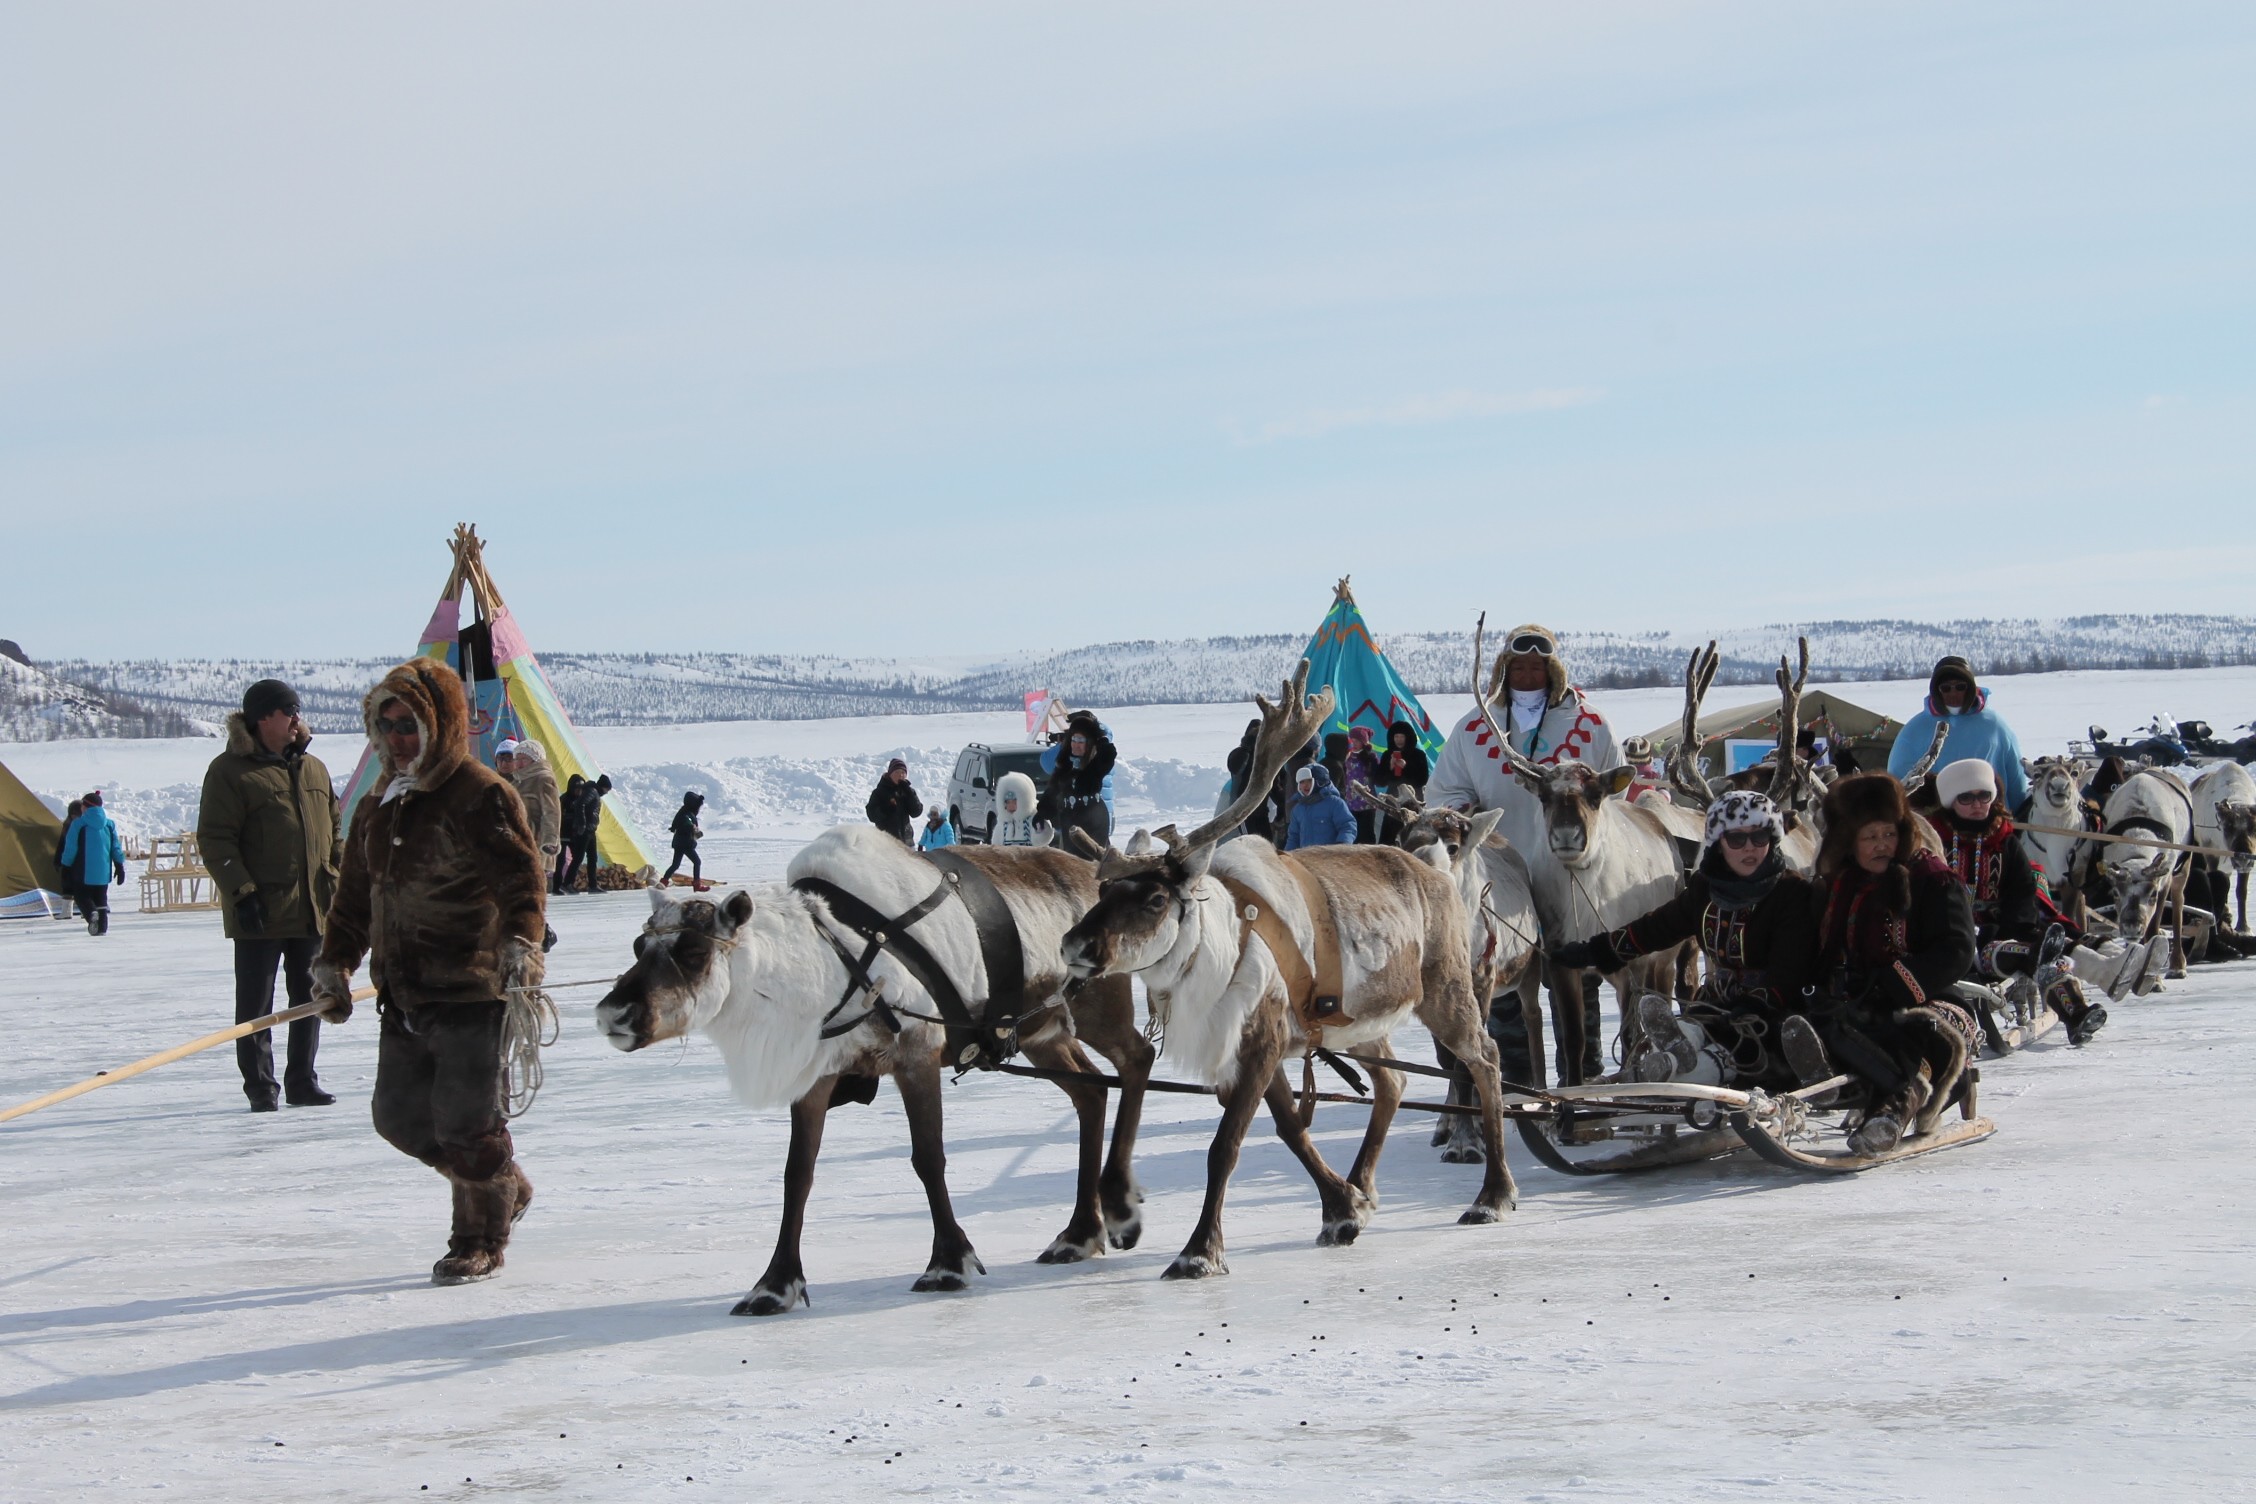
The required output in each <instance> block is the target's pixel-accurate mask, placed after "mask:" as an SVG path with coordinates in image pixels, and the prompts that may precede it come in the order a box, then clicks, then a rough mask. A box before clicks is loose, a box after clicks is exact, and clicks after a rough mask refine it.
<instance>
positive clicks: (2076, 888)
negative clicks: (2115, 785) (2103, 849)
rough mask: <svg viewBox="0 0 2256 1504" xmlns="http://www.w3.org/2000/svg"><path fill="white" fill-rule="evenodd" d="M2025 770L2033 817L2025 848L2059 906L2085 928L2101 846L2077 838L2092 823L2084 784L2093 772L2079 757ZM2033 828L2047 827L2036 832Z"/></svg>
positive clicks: (2025, 824) (2041, 761) (2044, 760)
mask: <svg viewBox="0 0 2256 1504" xmlns="http://www.w3.org/2000/svg"><path fill="white" fill-rule="evenodd" d="M2021 766H2022V767H2023V769H2025V770H2026V771H2027V773H2028V775H2029V813H2028V818H2027V819H2026V820H2024V821H2022V822H2021V849H2022V850H2023V851H2025V852H2026V853H2027V854H2028V857H2029V865H2030V866H2032V867H2034V868H2036V869H2037V871H2038V872H2039V873H2040V874H2041V875H2042V876H2043V878H2044V880H2045V884H2046V886H2047V887H2048V888H2050V889H2051V890H2052V896H2053V901H2054V902H2056V903H2058V904H2059V905H2060V908H2061V911H2062V912H2063V913H2065V914H2066V915H2067V916H2068V917H2069V919H2070V920H2071V921H2073V922H2074V923H2076V924H2078V925H2081V924H2082V923H2083V920H2084V878H2085V876H2086V875H2087V873H2088V872H2089V871H2090V867H2091V860H2092V853H2093V851H2094V850H2095V849H2096V848H2097V847H2098V845H2099V843H2098V842H2096V841H2087V840H2085V839H2084V838H2083V837H2082V836H2081V835H2079V834H2076V832H2079V831H2082V830H2084V829H2086V828H2087V826H2088V824H2089V821H2088V819H2087V818H2086V815H2085V810H2084V783H2085V780H2086V779H2087V778H2089V777H2090V769H2089V767H2088V766H2087V765H2085V764H2084V763H2081V762H2079V761H2077V760H2076V759H2075V758H2073V757H2040V758H2038V759H2037V760H2036V761H2034V762H2030V761H2027V760H2026V759H2024V760H2023V762H2022V764H2021ZM2031 826H2044V827H2047V828H2046V829H2043V830H2032V829H2030V827H2031ZM2064 832H2065V833H2064Z"/></svg>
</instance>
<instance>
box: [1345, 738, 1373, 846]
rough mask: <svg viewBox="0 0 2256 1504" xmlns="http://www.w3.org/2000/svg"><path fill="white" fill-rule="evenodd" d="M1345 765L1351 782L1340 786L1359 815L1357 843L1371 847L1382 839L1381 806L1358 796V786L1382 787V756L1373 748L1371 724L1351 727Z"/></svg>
mask: <svg viewBox="0 0 2256 1504" xmlns="http://www.w3.org/2000/svg"><path fill="white" fill-rule="evenodd" d="M1343 767H1344V770H1345V772H1346V775H1347V781H1346V782H1345V783H1343V784H1341V785H1340V791H1341V792H1342V793H1344V794H1345V795H1346V796H1347V808H1348V812H1349V813H1350V814H1352V815H1354V816H1355V839H1356V842H1357V844H1359V845H1363V846H1368V845H1370V844H1371V843H1372V842H1373V841H1376V840H1377V839H1378V838H1379V810H1378V806H1377V805H1375V804H1371V803H1368V802H1367V801H1365V800H1363V799H1360V798H1358V797H1357V796H1356V793H1355V786H1356V785H1357V784H1361V785H1363V787H1365V788H1367V789H1375V788H1377V787H1378V786H1379V759H1378V757H1377V755H1376V754H1375V753H1373V752H1372V751H1371V728H1370V727H1368V726H1350V727H1348V728H1347V757H1346V759H1345V761H1344V763H1343Z"/></svg>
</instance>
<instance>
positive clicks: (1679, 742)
mask: <svg viewBox="0 0 2256 1504" xmlns="http://www.w3.org/2000/svg"><path fill="white" fill-rule="evenodd" d="M1720 661H1721V660H1720V659H1719V658H1718V657H1717V654H1716V645H1715V644H1714V643H1713V642H1710V643H1709V644H1708V645H1707V647H1706V648H1704V649H1703V648H1694V649H1693V650H1692V656H1691V657H1690V658H1688V659H1686V660H1685V662H1684V724H1683V727H1682V729H1681V730H1680V731H1679V732H1678V734H1677V738H1676V745H1675V746H1673V747H1671V748H1669V755H1668V778H1669V784H1670V786H1671V787H1673V788H1674V789H1675V790H1676V791H1677V792H1678V793H1680V794H1682V795H1684V796H1685V797H1686V798H1688V799H1693V800H1696V801H1698V803H1699V805H1700V808H1702V809H1706V808H1707V807H1708V806H1709V805H1711V804H1713V803H1715V797H1716V796H1715V790H1714V789H1712V788H1710V787H1708V779H1707V775H1706V774H1704V773H1702V772H1701V771H1700V702H1701V701H1702V700H1705V699H1706V698H1707V697H1708V686H1709V685H1711V684H1713V683H1715V676H1716V665H1717V664H1718V663H1719V662H1720Z"/></svg>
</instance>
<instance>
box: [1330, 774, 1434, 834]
mask: <svg viewBox="0 0 2256 1504" xmlns="http://www.w3.org/2000/svg"><path fill="white" fill-rule="evenodd" d="M1347 791H1348V792H1349V793H1350V794H1352V795H1354V796H1355V797H1356V798H1358V799H1360V800H1362V801H1363V802H1364V803H1365V804H1369V805H1372V806H1374V807H1376V808H1378V809H1380V810H1382V811H1384V812H1385V813H1387V814H1389V815H1392V816H1393V817H1394V818H1395V819H1397V820H1400V821H1402V822H1403V823H1404V824H1408V823H1409V822H1410V821H1412V820H1415V819H1417V818H1418V817H1419V816H1420V815H1422V814H1424V813H1425V812H1426V801H1425V800H1423V799H1420V798H1418V797H1417V796H1416V795H1415V794H1414V793H1413V794H1412V796H1411V797H1410V798H1408V799H1397V798H1395V797H1394V796H1393V795H1392V794H1382V793H1380V792H1379V791H1378V790H1377V789H1375V788H1372V787H1371V786H1370V785H1369V784H1367V783H1365V782H1364V781H1363V780H1362V779H1360V778H1350V779H1349V780H1348V781H1347Z"/></svg>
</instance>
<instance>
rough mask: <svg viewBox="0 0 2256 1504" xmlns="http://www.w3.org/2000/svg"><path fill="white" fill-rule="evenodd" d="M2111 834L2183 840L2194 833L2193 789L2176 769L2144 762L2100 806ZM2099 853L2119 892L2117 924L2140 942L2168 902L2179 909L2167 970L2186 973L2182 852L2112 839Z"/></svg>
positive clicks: (2178, 843) (2121, 931) (2112, 885)
mask: <svg viewBox="0 0 2256 1504" xmlns="http://www.w3.org/2000/svg"><path fill="white" fill-rule="evenodd" d="M2100 823H2101V825H2102V826H2103V827H2104V828H2105V832H2106V834H2108V835H2111V836H2133V837H2137V838H2139V839H2141V840H2147V841H2156V842H2161V843H2163V844H2164V845H2168V846H2183V845H2185V844H2187V843H2188V842H2189V841H2190V840H2191V839H2192V837H2193V794H2192V792H2191V791H2190V790H2188V789H2187V788H2186V786H2185V782H2184V780H2182V779H2180V778H2179V777H2178V775H2177V774H2175V773H2172V772H2169V771H2167V770H2165V769H2162V768H2146V769H2143V770H2141V771H2140V772H2137V773H2133V774H2132V775H2131V776H2130V777H2128V778H2126V779H2124V780H2123V781H2122V782H2121V783H2120V784H2118V785H2116V787H2115V792H2113V793H2112V794H2109V795H2108V796H2107V805H2106V807H2105V808H2104V809H2102V810H2101V811H2100ZM2105 844H2106V846H2107V849H2106V851H2105V852H2103V853H2102V854H2101V856H2100V859H2099V864H2100V868H2101V870H2102V871H2104V872H2105V873H2106V874H2107V881H2108V886H2109V887H2110V888H2111V889H2112V890H2113V891H2114V894H2115V929H2116V932H2117V933H2118V934H2120V935H2121V936H2122V937H2123V939H2124V940H2126V941H2129V942H2132V943H2134V944H2135V943H2136V942H2138V941H2140V940H2143V939H2145V938H2146V937H2147V935H2148V933H2149V932H2150V931H2152V930H2154V929H2156V928H2157V927H2158V926H2159V925H2160V923H2161V919H2162V912H2163V910H2164V908H2165V907H2174V908H2175V909H2176V915H2175V920H2174V923H2173V926H2172V927H2173V928H2174V929H2175V931H2176V944H2175V946H2174V947H2173V951H2172V956H2171V962H2170V971H2169V973H2168V974H2169V975H2170V976H2172V977H2181V976H2184V975H2185V885H2186V877H2187V874H2188V873H2189V871H2190V870H2191V869H2190V867H2189V865H2188V864H2187V862H2186V860H2185V855H2184V853H2183V852H2178V851H2166V850H2157V849H2155V848H2154V847H2152V846H2145V845H2138V844H2135V843H2134V842H2131V841H2110V842H2107V843H2105Z"/></svg>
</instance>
